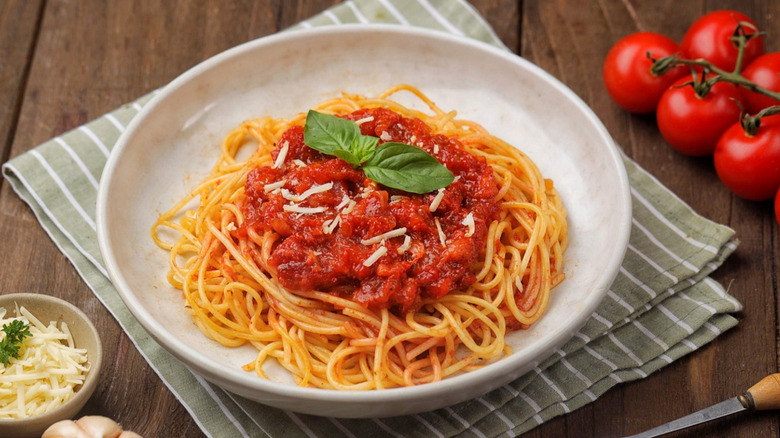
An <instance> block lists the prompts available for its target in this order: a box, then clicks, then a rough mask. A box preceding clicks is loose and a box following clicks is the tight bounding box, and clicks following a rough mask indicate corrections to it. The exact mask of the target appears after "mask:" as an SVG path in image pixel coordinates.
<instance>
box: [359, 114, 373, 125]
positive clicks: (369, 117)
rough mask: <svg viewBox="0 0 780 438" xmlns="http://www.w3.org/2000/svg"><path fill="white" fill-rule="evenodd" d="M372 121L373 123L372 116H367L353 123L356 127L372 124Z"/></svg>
mask: <svg viewBox="0 0 780 438" xmlns="http://www.w3.org/2000/svg"><path fill="white" fill-rule="evenodd" d="M373 121H374V116H368V117H363V118H362V119H359V120H355V123H357V124H358V125H362V124H363V123H366V122H373Z"/></svg>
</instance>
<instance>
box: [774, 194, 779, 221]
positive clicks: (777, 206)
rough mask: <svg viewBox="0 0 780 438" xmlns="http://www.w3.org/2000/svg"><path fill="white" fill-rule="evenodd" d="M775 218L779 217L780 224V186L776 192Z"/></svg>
mask: <svg viewBox="0 0 780 438" xmlns="http://www.w3.org/2000/svg"><path fill="white" fill-rule="evenodd" d="M775 219H777V225H780V188H778V189H777V193H776V194H775Z"/></svg>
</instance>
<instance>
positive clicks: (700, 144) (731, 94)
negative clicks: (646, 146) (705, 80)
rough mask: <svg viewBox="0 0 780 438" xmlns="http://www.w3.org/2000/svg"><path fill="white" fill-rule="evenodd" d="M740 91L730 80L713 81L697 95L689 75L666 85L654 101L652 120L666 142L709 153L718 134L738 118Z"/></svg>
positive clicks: (680, 148)
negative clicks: (654, 114)
mask: <svg viewBox="0 0 780 438" xmlns="http://www.w3.org/2000/svg"><path fill="white" fill-rule="evenodd" d="M739 99H740V93H739V90H738V89H737V87H736V86H735V85H734V84H731V83H728V82H716V83H715V84H713V85H712V87H711V88H710V89H709V91H708V92H707V93H706V94H705V95H704V96H699V94H698V93H697V91H696V88H695V87H694V85H693V83H692V78H691V77H683V78H680V79H678V80H677V82H675V83H674V84H673V85H672V86H671V87H669V88H668V89H667V90H666V91H665V92H664V94H663V95H661V99H660V100H659V101H658V108H657V110H656V123H657V124H658V129H659V130H660V131H661V135H663V137H664V139H666V142H667V143H669V145H670V146H672V147H673V148H675V149H676V150H677V151H679V152H680V153H683V154H685V155H693V156H702V155H709V154H711V153H712V151H713V150H715V144H716V143H717V142H718V139H719V138H720V135H721V134H722V133H723V132H724V131H725V130H726V129H728V128H729V127H730V126H731V125H733V124H734V123H735V122H737V121H739V116H740V106H739V103H738V102H737V101H739Z"/></svg>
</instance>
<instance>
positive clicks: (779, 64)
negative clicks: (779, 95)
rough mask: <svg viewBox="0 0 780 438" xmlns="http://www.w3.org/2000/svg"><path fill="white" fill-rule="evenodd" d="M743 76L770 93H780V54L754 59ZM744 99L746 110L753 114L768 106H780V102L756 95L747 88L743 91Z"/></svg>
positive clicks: (773, 53)
mask: <svg viewBox="0 0 780 438" xmlns="http://www.w3.org/2000/svg"><path fill="white" fill-rule="evenodd" d="M742 76H744V77H745V79H748V80H749V81H751V82H753V83H755V84H756V85H760V86H761V87H763V88H766V89H767V90H769V91H775V92H780V52H772V53H767V54H765V55H761V56H759V57H758V58H756V59H754V60H753V62H751V63H750V64H748V65H747V67H745V69H744V70H742ZM742 98H743V101H744V103H745V109H746V110H747V111H748V112H749V113H751V114H755V113H757V112H759V111H761V110H762V109H764V108H766V107H768V106H772V105H780V101H779V100H777V99H772V98H771V97H769V96H764V95H763V94H759V93H755V92H753V91H750V90H748V89H747V88H743V89H742Z"/></svg>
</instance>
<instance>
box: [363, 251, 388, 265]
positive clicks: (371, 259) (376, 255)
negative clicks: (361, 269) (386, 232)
mask: <svg viewBox="0 0 780 438" xmlns="http://www.w3.org/2000/svg"><path fill="white" fill-rule="evenodd" d="M385 254H387V247H386V246H380V247H379V248H377V249H376V251H374V253H373V254H371V256H370V257H369V258H367V259H366V260H364V261H363V266H365V267H369V266H371V265H373V264H374V263H376V261H377V260H379V259H380V258H381V257H382V256H383V255H385Z"/></svg>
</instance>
